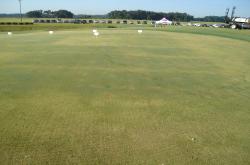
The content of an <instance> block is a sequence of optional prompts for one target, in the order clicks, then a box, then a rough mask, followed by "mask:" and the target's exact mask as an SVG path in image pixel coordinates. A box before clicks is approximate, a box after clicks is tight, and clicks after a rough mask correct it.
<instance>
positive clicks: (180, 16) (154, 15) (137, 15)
mask: <svg viewBox="0 0 250 165" xmlns="http://www.w3.org/2000/svg"><path fill="white" fill-rule="evenodd" d="M18 16H19V14H0V17H18ZM25 16H26V17H29V18H83V19H88V18H89V19H91V18H99V19H103V18H109V19H134V20H160V19H162V18H163V17H166V18H167V19H169V20H171V21H185V22H189V21H205V22H224V21H225V18H224V17H223V16H206V17H203V18H194V16H192V15H190V14H187V13H179V12H169V13H164V12H153V11H145V10H134V11H127V10H115V11H111V12H109V13H108V14H105V15H84V14H79V15H74V14H73V13H72V12H71V11H68V10H58V11H52V10H44V11H43V10H34V11H29V12H27V13H26V14H25Z"/></svg>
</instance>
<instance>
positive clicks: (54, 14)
mask: <svg viewBox="0 0 250 165" xmlns="http://www.w3.org/2000/svg"><path fill="white" fill-rule="evenodd" d="M26 16H27V17H30V18H73V17H74V14H73V13H72V12H70V11H67V10H58V11H51V10H46V11H43V10H34V11H30V12H27V13H26Z"/></svg>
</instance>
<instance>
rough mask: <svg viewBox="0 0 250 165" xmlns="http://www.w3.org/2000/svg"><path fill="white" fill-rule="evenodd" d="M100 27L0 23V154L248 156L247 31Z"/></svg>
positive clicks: (73, 158)
mask: <svg viewBox="0 0 250 165" xmlns="http://www.w3.org/2000/svg"><path fill="white" fill-rule="evenodd" d="M168 30H170V31H171V28H170V29H169V28H168ZM99 31H100V34H101V35H100V36H99V37H98V38H95V37H94V36H93V35H92V32H91V29H88V30H86V29H85V30H83V29H82V30H75V31H55V34H54V35H49V34H48V32H26V33H20V32H19V33H18V34H14V35H12V36H7V34H6V33H0V43H1V44H0V107H1V108H0V162H1V163H2V164H181V165H182V164H228V165H230V164H232V165H235V164H249V163H250V158H249V155H250V134H249V128H250V112H249V109H250V103H249V99H250V56H249V52H250V43H249V42H248V41H242V40H241V39H238V38H237V36H236V34H237V32H235V31H228V32H227V34H229V33H230V32H231V36H236V37H235V39H232V38H233V37H231V38H225V37H216V36H211V35H206V36H205V35H195V34H185V33H175V32H171V33H170V32H168V31H165V30H163V31H157V30H155V31H154V30H151V29H148V30H147V28H144V31H143V33H142V34H141V35H139V34H138V33H137V31H136V30H129V29H127V30H125V29H115V30H112V29H99ZM204 33H205V30H204ZM238 33H239V34H241V33H245V35H249V33H248V31H241V32H238ZM214 35H216V34H214ZM242 36H243V35H242Z"/></svg>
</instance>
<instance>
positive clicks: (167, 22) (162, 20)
mask: <svg viewBox="0 0 250 165" xmlns="http://www.w3.org/2000/svg"><path fill="white" fill-rule="evenodd" d="M172 23H173V22H172V21H169V20H168V19H166V18H162V19H161V20H160V21H156V22H155V24H156V25H171V24H172Z"/></svg>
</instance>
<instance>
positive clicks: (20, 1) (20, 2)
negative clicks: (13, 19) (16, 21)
mask: <svg viewBox="0 0 250 165" xmlns="http://www.w3.org/2000/svg"><path fill="white" fill-rule="evenodd" d="M18 1H19V7H20V19H21V22H23V16H22V0H18Z"/></svg>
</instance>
